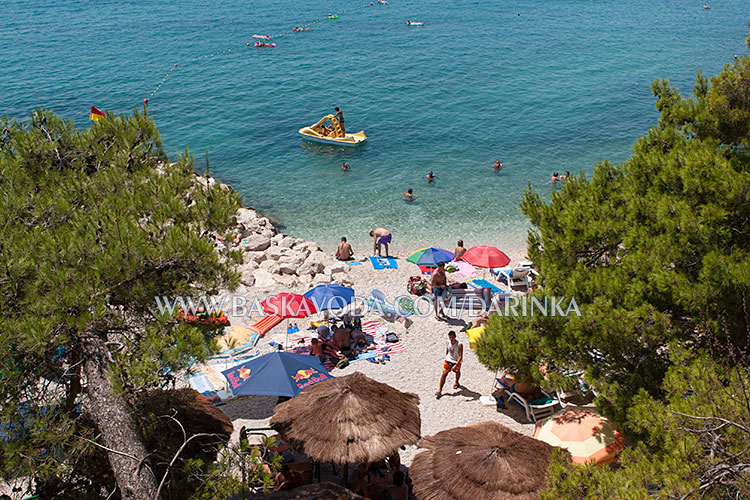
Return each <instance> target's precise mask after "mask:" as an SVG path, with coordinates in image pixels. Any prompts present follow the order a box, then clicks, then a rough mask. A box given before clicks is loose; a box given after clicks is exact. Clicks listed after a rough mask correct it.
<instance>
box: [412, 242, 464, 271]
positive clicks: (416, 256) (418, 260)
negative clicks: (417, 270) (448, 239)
mask: <svg viewBox="0 0 750 500" xmlns="http://www.w3.org/2000/svg"><path fill="white" fill-rule="evenodd" d="M455 258H456V254H454V253H453V252H449V251H448V250H443V249H442V248H432V247H430V248H423V249H421V250H417V251H416V252H414V253H413V254H411V255H410V256H409V257H407V258H406V260H407V261H408V262H413V263H414V264H416V265H418V266H432V267H434V266H437V265H438V263H440V262H450V261H452V260H453V259H455Z"/></svg>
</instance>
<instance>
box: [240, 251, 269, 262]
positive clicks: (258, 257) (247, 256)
mask: <svg viewBox="0 0 750 500" xmlns="http://www.w3.org/2000/svg"><path fill="white" fill-rule="evenodd" d="M264 260H266V253H265V252H245V253H244V254H243V255H242V262H243V263H245V264H249V263H251V262H254V263H256V264H260V263H261V262H263V261H264Z"/></svg>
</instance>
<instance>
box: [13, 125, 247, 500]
mask: <svg viewBox="0 0 750 500" xmlns="http://www.w3.org/2000/svg"><path fill="white" fill-rule="evenodd" d="M3 125H4V127H3V128H4V132H3V135H2V137H1V138H0V139H1V140H0V185H1V189H0V192H1V193H2V197H1V198H0V221H2V223H1V224H0V296H2V302H1V303H0V398H1V401H2V402H1V403H0V406H1V408H0V421H2V422H5V423H6V424H5V425H4V427H3V429H0V437H2V439H1V440H0V451H1V453H0V465H1V466H2V471H3V474H4V477H6V478H7V477H13V476H19V475H21V476H23V475H27V476H33V477H36V478H37V479H38V480H39V481H41V482H43V481H46V480H49V479H51V478H55V477H57V478H58V480H61V479H60V478H63V477H66V474H69V472H70V471H71V470H76V468H75V464H76V463H77V461H78V460H80V459H81V458H82V457H83V456H86V455H89V454H92V453H94V451H93V450H94V448H95V449H97V450H100V451H101V450H105V451H106V454H107V455H106V456H107V458H108V460H109V465H110V466H111V471H112V473H113V474H114V478H115V479H116V483H117V486H118V489H119V495H120V496H121V498H124V499H138V500H143V499H147V498H154V495H155V493H156V487H157V483H158V482H159V480H160V479H161V478H156V477H155V475H154V472H153V464H151V463H150V459H149V453H148V450H147V449H146V448H145V446H144V442H143V439H142V436H141V429H140V428H139V425H140V421H139V418H138V416H137V415H136V414H135V413H134V402H135V401H137V400H138V399H139V398H140V397H142V396H143V395H144V394H147V393H148V392H149V391H152V390H159V389H162V388H163V387H165V386H166V385H167V384H168V382H169V380H170V377H171V376H172V375H171V373H173V372H176V371H178V370H180V369H182V368H184V367H185V366H187V365H188V364H189V363H190V362H191V361H193V360H194V359H201V358H202V357H205V356H206V355H207V354H208V353H209V352H210V343H209V342H208V341H207V339H206V338H204V336H203V334H202V333H201V332H200V331H199V330H196V329H195V328H191V327H188V326H186V325H184V324H180V323H177V322H175V321H174V320H173V318H172V317H170V316H168V315H162V314H160V312H159V311H158V310H157V307H156V303H155V301H154V297H155V296H165V295H166V296H175V295H188V294H189V295H193V296H196V295H200V294H212V293H215V292H216V291H217V290H218V288H219V287H232V286H234V285H235V284H236V280H237V278H236V275H235V274H234V273H233V272H232V271H231V263H232V256H231V255H229V256H226V257H223V258H220V256H219V255H218V254H217V252H216V251H214V242H213V240H211V239H209V238H206V237H205V236H204V235H205V234H207V232H208V231H214V232H219V234H223V232H224V231H226V230H227V228H228V227H229V224H230V222H231V218H232V215H233V214H234V212H235V211H236V209H237V207H238V198H237V195H235V194H234V193H232V192H230V191H229V190H226V189H223V188H222V187H220V186H219V185H218V183H215V184H212V185H211V186H203V185H201V184H199V183H197V182H196V181H195V176H194V174H193V170H192V158H191V157H189V156H187V155H186V156H183V157H181V158H180V159H179V161H178V162H176V163H173V164H170V163H169V162H168V161H167V158H166V156H165V154H164V153H163V151H162V149H161V140H160V138H159V135H158V132H157V131H156V129H155V127H154V125H153V123H152V122H151V121H149V120H148V119H147V117H145V116H144V115H142V114H139V113H137V112H136V113H134V114H133V115H130V116H121V117H118V116H113V115H111V114H108V115H107V117H106V119H104V120H101V121H99V122H95V123H93V125H92V126H91V128H90V129H77V128H75V127H74V125H73V123H71V122H68V121H64V120H62V119H60V118H58V117H56V116H55V115H54V114H52V113H50V112H47V111H45V110H37V111H35V112H33V113H32V114H31V115H30V116H29V118H28V120H27V121H25V122H24V123H18V122H14V121H10V120H8V119H5V120H4V123H3ZM78 472H81V471H78ZM84 474H85V471H84ZM92 475H93V473H92ZM98 481H99V479H97V478H96V477H90V478H89V482H88V488H89V490H88V491H89V493H90V494H91V495H93V496H94V497H96V495H97V494H98V492H99V490H101V488H103V487H105V486H107V485H103V484H101V483H99V482H98ZM84 483H85V481H84ZM84 490H86V488H85V487H82V491H84ZM71 496H72V492H71ZM79 498H80V497H79Z"/></svg>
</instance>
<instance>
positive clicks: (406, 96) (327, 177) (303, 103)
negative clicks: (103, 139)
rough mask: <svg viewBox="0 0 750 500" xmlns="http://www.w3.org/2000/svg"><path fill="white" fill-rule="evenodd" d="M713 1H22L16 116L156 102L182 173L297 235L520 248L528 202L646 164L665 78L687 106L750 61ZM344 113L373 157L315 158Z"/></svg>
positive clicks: (0, 86) (4, 107) (1, 63)
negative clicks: (702, 88)
mask: <svg viewBox="0 0 750 500" xmlns="http://www.w3.org/2000/svg"><path fill="white" fill-rule="evenodd" d="M705 1H707V0H694V1H675V0H671V1H665V0H655V1H654V0H649V1H646V0H631V1H628V2H623V1H620V0H596V1H589V0H567V1H560V0H558V1H551V0H522V1H517V2H507V1H487V0H481V1H480V0H456V1H452V2H445V1H440V2H439V1H436V0H389V2H388V4H387V5H381V4H379V3H377V2H375V5H373V6H369V1H368V2H364V1H359V0H353V1H342V0H310V1H307V2H300V1H299V0H273V1H271V0H254V1H251V2H247V1H243V2H241V1H238V0H225V1H222V2H205V1H198V0H183V1H180V2H162V1H158V2H157V1H153V0H140V1H137V2H126V1H71V0H65V1H62V0H52V1H45V2H40V1H36V0H26V1H15V0H10V1H6V2H4V4H3V13H2V15H0V113H4V114H7V115H9V116H11V117H14V118H19V119H21V118H23V117H24V116H26V115H27V114H28V112H29V110H31V109H33V108H34V107H37V106H46V107H47V108H49V109H51V110H53V111H55V112H56V113H58V114H60V115H61V116H63V117H65V118H68V119H72V120H75V121H76V123H77V125H79V126H84V127H85V126H88V125H89V122H88V112H89V107H90V106H92V105H93V106H97V107H98V108H100V109H106V110H109V111H111V112H114V113H127V112H130V111H132V110H133V109H134V108H136V107H138V106H142V102H143V99H144V98H149V99H150V103H149V108H148V109H149V116H150V117H152V118H153V119H154V121H155V123H156V125H157V126H158V128H159V130H160V132H161V134H162V138H163V140H164V145H165V149H166V151H167V152H168V153H169V154H170V156H171V157H176V155H177V153H178V152H180V151H183V150H184V149H185V148H187V149H188V150H189V151H190V152H191V153H192V154H193V155H195V157H196V170H197V171H199V172H202V171H203V169H204V161H205V159H204V157H205V151H206V150H208V153H209V156H210V168H211V174H212V175H213V176H215V177H217V178H218V179H220V180H222V181H224V182H227V183H229V184H230V185H231V186H233V187H234V189H236V190H237V191H238V192H240V193H241V194H242V196H243V198H244V201H245V203H246V204H249V205H252V206H254V207H256V208H257V209H259V210H260V211H262V212H263V213H265V214H267V215H270V216H272V217H274V218H275V219H276V220H278V222H279V223H280V224H281V225H282V226H283V229H284V231H285V232H287V233H289V234H292V235H295V236H299V237H304V238H308V239H313V240H316V241H318V242H320V243H321V244H323V245H324V246H325V247H327V248H331V247H332V246H333V245H334V244H335V242H336V241H337V240H338V239H339V238H340V237H341V236H347V237H348V238H349V241H351V242H353V243H354V246H355V250H358V249H360V248H362V247H363V246H364V245H365V243H366V242H368V241H369V237H368V235H367V233H368V232H369V230H370V229H372V228H374V227H377V226H383V227H386V228H388V229H389V230H391V231H392V233H393V235H394V244H395V245H396V246H398V247H399V248H403V249H405V250H406V249H409V248H412V249H417V248H420V247H422V246H444V247H447V248H452V246H453V245H454V244H455V241H456V240H457V239H459V238H462V239H463V240H464V242H465V246H467V247H469V246H472V245H476V244H491V245H496V246H498V247H499V248H501V249H512V248H511V247H514V248H517V247H519V246H520V245H522V244H523V240H524V235H525V233H526V231H527V229H528V221H527V220H526V219H525V218H524V216H523V214H521V212H520V210H519V208H518V205H519V202H520V200H521V199H522V197H523V193H524V190H525V189H527V188H530V189H531V190H533V191H534V192H537V193H539V194H540V195H542V196H543V197H547V196H549V194H550V193H551V192H553V191H554V190H555V189H559V187H558V186H555V185H552V184H550V183H549V179H550V175H551V174H552V173H553V172H555V171H557V172H559V173H563V172H564V171H566V170H568V171H570V172H571V173H572V174H574V175H578V174H579V173H583V174H588V175H590V173H591V172H592V170H593V168H594V166H595V165H596V163H597V162H599V161H601V160H604V159H609V160H610V161H613V162H615V163H619V162H622V161H623V160H625V159H626V158H627V157H628V156H629V154H630V151H631V148H632V145H633V143H634V141H635V140H636V139H637V138H638V137H639V136H641V135H643V134H644V132H645V131H646V130H647V129H648V128H649V127H650V126H652V125H653V124H654V122H655V120H656V117H657V114H656V111H655V109H654V98H653V95H652V93H651V91H650V84H651V82H652V81H653V80H654V79H656V78H669V79H670V80H671V81H672V83H673V85H675V86H677V87H678V88H679V89H680V90H681V91H682V92H683V94H689V92H690V90H691V89H692V85H693V82H694V79H695V74H696V72H697V71H699V70H703V71H704V72H705V73H706V74H708V75H712V74H716V73H717V72H718V71H720V70H721V68H722V66H723V65H724V64H726V63H728V62H731V60H732V57H733V56H734V55H735V54H739V55H744V54H746V53H747V50H746V48H745V45H744V43H745V37H746V36H747V31H748V30H747V26H746V22H747V18H748V4H747V2H744V1H741V0H722V1H721V2H716V3H711V7H712V8H711V9H710V10H706V9H704V8H703V3H704V2H705ZM709 1H710V0H709ZM347 10H351V12H346V11H347ZM328 13H341V15H340V18H339V19H337V20H328V19H322V20H321V18H325V17H327V14H328ZM407 20H413V21H421V22H424V26H420V27H418V26H407V25H406V21H407ZM310 21H319V22H316V23H314V24H312V25H311V26H312V28H313V30H312V31H309V32H301V33H291V32H290V30H291V28H292V27H295V26H302V25H305V24H306V23H308V22H310ZM253 34H280V35H281V36H279V37H276V38H274V41H275V42H276V43H277V44H278V45H277V47H276V48H255V47H252V46H250V47H248V46H247V43H248V42H250V43H251V45H252V42H253V41H254V40H253V39H252V38H251V35H253ZM175 64H177V66H176V67H174V65H175ZM170 69H172V71H171V73H169V77H168V78H167V79H166V80H165V81H164V83H163V85H162V86H161V87H158V85H159V83H160V82H161V81H162V80H163V78H164V77H165V75H167V74H168V72H169V71H170ZM157 87H158V90H157ZM335 106H339V107H341V108H342V110H343V111H344V115H345V118H346V127H347V130H348V131H359V130H364V131H365V133H366V134H367V137H368V141H367V143H366V144H365V145H363V146H361V147H359V148H356V149H353V150H352V149H344V148H336V147H331V146H325V145H319V144H311V143H307V142H304V141H301V140H300V137H299V136H298V134H297V130H298V129H299V128H301V127H303V126H305V125H310V124H312V123H315V122H316V121H318V120H319V119H320V118H321V117H322V116H323V115H325V114H328V113H333V108H334V107H335ZM497 159H499V160H500V161H501V162H502V163H503V164H504V165H505V168H504V169H503V170H501V171H500V172H497V173H496V172H495V171H494V170H493V169H492V168H491V165H492V163H493V162H494V161H495V160H497ZM344 161H346V162H348V163H349V164H350V165H351V170H350V171H349V172H347V173H343V172H342V170H341V168H340V167H341V164H342V163H343V162H344ZM430 170H432V171H433V172H434V173H435V174H436V175H437V176H438V179H437V180H436V182H435V183H433V184H431V185H428V184H427V182H426V179H425V178H424V176H425V175H426V174H427V172H428V171H430ZM408 188H413V189H414V192H415V194H417V195H418V196H419V198H418V199H417V201H416V202H414V203H406V202H404V201H402V196H401V195H400V194H399V193H401V192H404V191H406V190H407V189H408ZM363 253H365V251H364V248H362V251H361V252H360V255H361V254H363Z"/></svg>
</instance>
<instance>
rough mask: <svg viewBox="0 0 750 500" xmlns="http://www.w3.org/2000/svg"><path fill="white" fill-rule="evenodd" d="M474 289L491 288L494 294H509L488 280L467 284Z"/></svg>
mask: <svg viewBox="0 0 750 500" xmlns="http://www.w3.org/2000/svg"><path fill="white" fill-rule="evenodd" d="M466 284H467V285H469V286H470V287H472V288H489V289H490V290H492V293H508V292H506V291H505V290H503V289H502V288H500V287H499V286H497V285H494V284H492V283H490V282H489V281H487V280H480V279H473V280H471V281H467V282H466Z"/></svg>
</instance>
